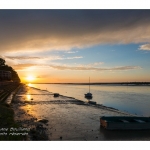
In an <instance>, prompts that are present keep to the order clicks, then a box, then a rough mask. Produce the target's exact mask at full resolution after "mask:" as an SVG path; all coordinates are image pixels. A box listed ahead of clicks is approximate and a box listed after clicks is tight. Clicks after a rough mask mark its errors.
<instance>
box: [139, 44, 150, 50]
mask: <svg viewBox="0 0 150 150" xmlns="http://www.w3.org/2000/svg"><path fill="white" fill-rule="evenodd" d="M139 50H145V51H150V44H143V45H141V46H140V47H139Z"/></svg>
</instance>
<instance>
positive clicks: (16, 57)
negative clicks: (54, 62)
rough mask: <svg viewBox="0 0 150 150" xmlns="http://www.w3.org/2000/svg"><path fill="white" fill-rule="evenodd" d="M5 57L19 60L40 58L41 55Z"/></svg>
mask: <svg viewBox="0 0 150 150" xmlns="http://www.w3.org/2000/svg"><path fill="white" fill-rule="evenodd" d="M5 58H6V59H12V60H15V59H19V60H23V59H42V58H41V57H28V56H5Z"/></svg>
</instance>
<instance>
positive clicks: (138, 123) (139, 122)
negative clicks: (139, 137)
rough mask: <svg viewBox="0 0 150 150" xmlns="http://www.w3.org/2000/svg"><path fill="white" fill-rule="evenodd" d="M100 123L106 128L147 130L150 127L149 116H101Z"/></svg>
mask: <svg viewBox="0 0 150 150" xmlns="http://www.w3.org/2000/svg"><path fill="white" fill-rule="evenodd" d="M100 125H101V126H102V127H104V128H105V129H108V130H147V129H150V118H149V117H127V116H124V117H120V116H117V117H113V116H112V117H101V118H100Z"/></svg>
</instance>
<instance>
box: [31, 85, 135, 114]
mask: <svg viewBox="0 0 150 150" xmlns="http://www.w3.org/2000/svg"><path fill="white" fill-rule="evenodd" d="M29 87H30V86H29ZM31 88H34V89H37V90H41V91H47V92H49V93H51V94H50V95H53V94H54V93H53V92H50V91H48V90H42V89H40V88H35V87H31ZM59 95H60V96H63V97H66V98H72V99H74V100H76V101H81V102H85V103H87V104H89V103H88V100H87V101H83V100H79V99H76V98H74V97H70V96H65V95H61V94H59ZM89 105H91V106H95V107H97V108H101V109H107V110H111V111H116V112H119V113H122V114H124V115H130V116H137V115H134V114H131V113H127V112H123V111H121V110H119V109H116V108H113V107H109V106H105V105H103V104H89Z"/></svg>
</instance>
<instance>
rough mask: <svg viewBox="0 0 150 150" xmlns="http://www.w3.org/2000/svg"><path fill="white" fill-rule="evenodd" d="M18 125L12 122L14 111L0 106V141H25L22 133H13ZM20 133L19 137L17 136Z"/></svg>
mask: <svg viewBox="0 0 150 150" xmlns="http://www.w3.org/2000/svg"><path fill="white" fill-rule="evenodd" d="M19 127H20V125H19V124H17V123H15V121H14V111H13V109H12V108H11V107H9V106H5V105H2V104H0V140H1V141H16V140H19V141H20V140H25V138H26V136H24V135H22V134H23V132H20V131H14V129H18V128H19ZM20 133H22V134H21V135H19V134H20Z"/></svg>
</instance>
